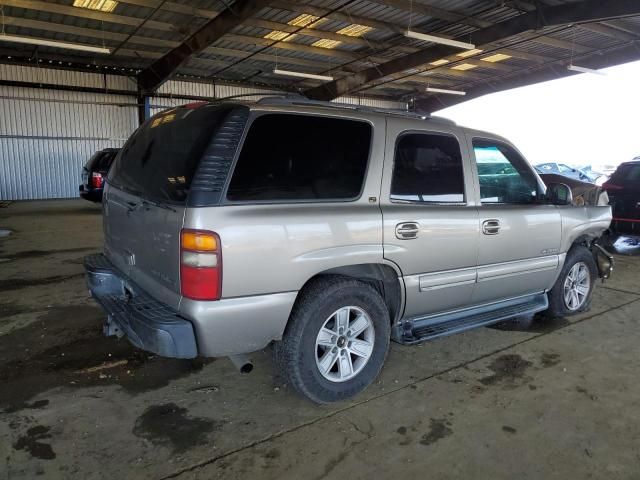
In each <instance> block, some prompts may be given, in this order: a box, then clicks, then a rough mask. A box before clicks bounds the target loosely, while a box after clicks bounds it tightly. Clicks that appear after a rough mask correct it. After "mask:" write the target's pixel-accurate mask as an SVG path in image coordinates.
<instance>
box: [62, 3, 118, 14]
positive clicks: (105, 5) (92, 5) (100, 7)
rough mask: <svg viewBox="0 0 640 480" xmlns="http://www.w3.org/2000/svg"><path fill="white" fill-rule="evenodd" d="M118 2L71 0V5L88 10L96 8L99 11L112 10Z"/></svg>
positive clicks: (108, 11)
mask: <svg viewBox="0 0 640 480" xmlns="http://www.w3.org/2000/svg"><path fill="white" fill-rule="evenodd" d="M117 5H118V2H116V1H114V0H73V6H74V7H79V8H88V9H89V10H97V11H99V12H107V13H110V12H113V9H114V8H116V6H117Z"/></svg>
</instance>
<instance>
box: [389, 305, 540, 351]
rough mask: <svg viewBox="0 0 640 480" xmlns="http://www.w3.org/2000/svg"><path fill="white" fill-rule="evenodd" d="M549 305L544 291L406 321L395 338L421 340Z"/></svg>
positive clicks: (399, 340)
mask: <svg viewBox="0 0 640 480" xmlns="http://www.w3.org/2000/svg"><path fill="white" fill-rule="evenodd" d="M548 307H549V299H548V298H547V295H546V294H544V293H541V294H539V295H533V296H527V297H523V298H518V299H515V300H509V301H505V302H500V303H494V304H492V305H484V306H482V307H476V308H471V309H467V310H462V311H458V312H453V313H445V314H440V315H432V316H429V317H424V318H416V319H413V320H405V321H403V322H402V326H401V327H400V328H398V330H396V332H394V334H395V335H394V337H395V338H394V340H396V341H398V342H400V343H404V344H412V343H420V342H424V341H426V340H431V339H432V338H438V337H442V336H445V335H451V334H454V333H459V332H464V331H466V330H471V329H472V328H477V327H485V326H487V325H493V324H494V323H498V322H501V321H504V320H508V319H510V318H514V317H520V316H524V315H531V314H534V313H537V312H541V311H543V310H546V309H547V308H548ZM400 329H401V332H400V331H399V330H400Z"/></svg>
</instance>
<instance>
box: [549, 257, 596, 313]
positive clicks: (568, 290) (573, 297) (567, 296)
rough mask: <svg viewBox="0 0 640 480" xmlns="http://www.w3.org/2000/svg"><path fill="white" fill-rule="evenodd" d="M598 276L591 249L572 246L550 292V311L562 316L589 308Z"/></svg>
mask: <svg viewBox="0 0 640 480" xmlns="http://www.w3.org/2000/svg"><path fill="white" fill-rule="evenodd" d="M597 278H598V267H597V265H596V262H595V260H594V259H593V255H592V254H591V252H590V251H589V249H588V248H586V247H583V246H575V247H573V248H571V250H569V252H568V253H567V258H566V260H565V263H564V266H563V267H562V271H561V272H560V275H559V276H558V279H557V280H556V283H555V285H554V286H553V288H552V289H551V291H550V292H549V310H548V313H549V314H550V315H552V316H559V317H562V316H567V315H573V314H576V313H579V312H583V311H585V310H587V309H588V308H589V306H590V304H591V297H592V295H593V289H594V287H595V283H596V280H597Z"/></svg>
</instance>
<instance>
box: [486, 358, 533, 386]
mask: <svg viewBox="0 0 640 480" xmlns="http://www.w3.org/2000/svg"><path fill="white" fill-rule="evenodd" d="M530 366H531V362H529V361H528V360H525V359H523V358H522V357H521V356H520V355H515V354H508V355H501V356H499V357H498V358H496V359H495V360H494V361H493V362H491V363H490V364H489V369H490V370H491V371H493V372H494V373H493V375H489V376H488V377H484V378H481V379H480V383H482V384H483V385H487V386H488V385H495V384H497V383H503V384H506V385H507V386H513V385H514V384H515V383H516V381H517V380H520V379H524V378H525V372H526V371H527V369H528V368H529V367H530Z"/></svg>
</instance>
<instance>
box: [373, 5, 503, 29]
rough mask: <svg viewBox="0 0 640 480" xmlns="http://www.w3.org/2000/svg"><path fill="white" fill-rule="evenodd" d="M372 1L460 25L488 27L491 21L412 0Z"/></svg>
mask: <svg viewBox="0 0 640 480" xmlns="http://www.w3.org/2000/svg"><path fill="white" fill-rule="evenodd" d="M369 1H370V2H372V3H377V4H379V5H385V6H387V7H393V8H397V9H398V10H404V11H407V12H415V13H419V14H421V15H425V16H427V17H433V18H437V19H439V20H446V21H447V22H452V23H459V24H461V25H469V26H472V27H476V28H485V27H490V26H491V22H488V21H486V20H482V19H479V18H474V17H469V16H467V15H463V14H461V13H458V12H453V11H451V10H445V9H444V8H438V7H432V6H430V5H425V4H423V3H419V2H414V1H413V0H369Z"/></svg>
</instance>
